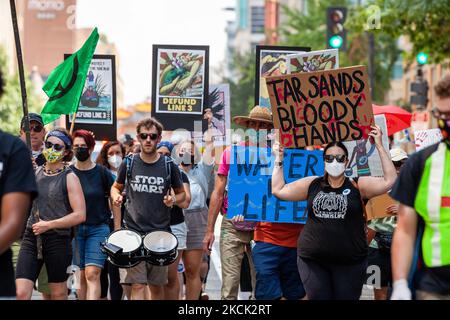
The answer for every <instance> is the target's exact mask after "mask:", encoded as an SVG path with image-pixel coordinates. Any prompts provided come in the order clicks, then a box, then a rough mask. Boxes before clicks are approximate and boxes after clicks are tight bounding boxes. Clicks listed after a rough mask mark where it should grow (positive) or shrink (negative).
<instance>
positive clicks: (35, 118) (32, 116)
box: [20, 112, 44, 128]
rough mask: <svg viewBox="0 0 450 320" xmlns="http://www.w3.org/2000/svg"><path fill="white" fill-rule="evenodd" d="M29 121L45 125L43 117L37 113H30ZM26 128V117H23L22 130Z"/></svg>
mask: <svg viewBox="0 0 450 320" xmlns="http://www.w3.org/2000/svg"><path fill="white" fill-rule="evenodd" d="M28 119H29V120H30V122H31V121H36V122H37V123H39V124H41V125H42V126H43V125H44V121H43V120H42V117H41V116H40V115H39V114H37V113H33V112H30V113H29V114H28ZM24 126H25V117H22V120H21V121H20V128H23V127H24Z"/></svg>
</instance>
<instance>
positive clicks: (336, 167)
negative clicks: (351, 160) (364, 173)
mask: <svg viewBox="0 0 450 320" xmlns="http://www.w3.org/2000/svg"><path fill="white" fill-rule="evenodd" d="M325 171H326V172H327V173H328V174H329V175H330V176H332V177H339V176H340V175H341V174H343V173H344V171H345V162H342V163H340V162H337V160H336V159H334V160H333V162H331V163H328V162H325Z"/></svg>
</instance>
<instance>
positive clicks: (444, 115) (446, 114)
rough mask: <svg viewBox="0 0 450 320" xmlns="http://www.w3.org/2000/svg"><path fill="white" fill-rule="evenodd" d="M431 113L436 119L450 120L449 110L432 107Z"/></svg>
mask: <svg viewBox="0 0 450 320" xmlns="http://www.w3.org/2000/svg"><path fill="white" fill-rule="evenodd" d="M431 113H432V114H433V116H434V117H435V118H436V119H442V120H444V121H446V120H447V121H448V120H450V112H440V111H439V110H438V109H436V108H434V109H433V110H431Z"/></svg>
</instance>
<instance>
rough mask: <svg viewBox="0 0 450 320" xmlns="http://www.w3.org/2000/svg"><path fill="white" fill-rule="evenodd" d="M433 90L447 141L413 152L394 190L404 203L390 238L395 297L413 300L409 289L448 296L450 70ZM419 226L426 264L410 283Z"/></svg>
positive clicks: (430, 295)
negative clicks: (416, 279)
mask: <svg viewBox="0 0 450 320" xmlns="http://www.w3.org/2000/svg"><path fill="white" fill-rule="evenodd" d="M434 90H435V92H436V96H437V102H436V108H435V109H434V110H433V115H434V117H436V118H437V120H438V125H439V128H440V129H441V132H442V136H443V140H442V141H441V142H439V143H436V144H434V145H432V146H430V147H428V148H425V149H423V150H421V151H419V152H417V153H415V154H413V155H412V156H411V157H410V159H409V160H408V162H407V163H406V164H405V166H404V168H403V169H402V171H401V173H400V177H399V179H398V180H397V182H396V184H395V186H394V188H393V190H392V192H391V196H392V197H393V198H394V199H395V200H397V201H399V202H400V207H399V213H398V222H397V229H396V231H395V233H394V239H393V243H392V273H393V281H394V283H393V292H392V297H391V299H393V300H409V299H411V298H412V293H411V289H415V290H416V298H417V299H420V300H430V299H433V300H434V299H446V300H448V299H450V250H449V247H450V179H449V177H450V74H447V75H446V76H445V77H444V78H443V79H442V80H441V81H439V82H438V83H437V84H436V86H435V87H434ZM420 229H423V235H422V237H421V238H420V237H419V239H420V241H421V249H422V250H421V251H422V256H423V262H424V266H423V270H421V272H420V273H421V274H420V277H419V279H418V281H417V282H416V283H414V284H412V283H410V284H408V278H409V273H411V269H412V270H413V271H414V267H415V266H413V257H414V256H415V252H414V247H415V241H416V239H417V238H418V234H420V233H418V230H420Z"/></svg>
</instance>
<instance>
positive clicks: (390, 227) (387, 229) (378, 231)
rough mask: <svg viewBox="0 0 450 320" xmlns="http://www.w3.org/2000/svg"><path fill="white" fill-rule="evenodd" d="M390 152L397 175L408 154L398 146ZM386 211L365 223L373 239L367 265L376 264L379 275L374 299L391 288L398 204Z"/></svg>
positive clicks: (385, 297) (384, 295)
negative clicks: (384, 213)
mask: <svg viewBox="0 0 450 320" xmlns="http://www.w3.org/2000/svg"><path fill="white" fill-rule="evenodd" d="M390 154H391V160H392V162H393V163H394V166H395V169H396V171H397V175H398V174H399V172H400V169H401V167H402V166H403V165H404V164H405V162H406V160H407V159H408V155H407V154H406V152H405V151H403V150H402V149H399V148H394V149H391V150H390ZM386 213H388V214H389V215H390V216H388V217H384V218H378V219H372V220H370V222H369V223H368V224H367V227H368V228H369V232H370V231H371V230H373V231H374V237H373V240H372V241H371V242H370V244H369V255H368V264H369V266H377V267H378V268H379V270H380V276H381V277H380V278H379V285H380V287H379V288H377V287H375V288H374V298H375V300H387V297H388V291H389V289H390V288H392V281H391V279H392V271H391V270H392V269H391V244H392V236H393V233H394V230H395V227H396V225H397V213H398V204H393V205H391V206H389V207H387V208H386Z"/></svg>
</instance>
